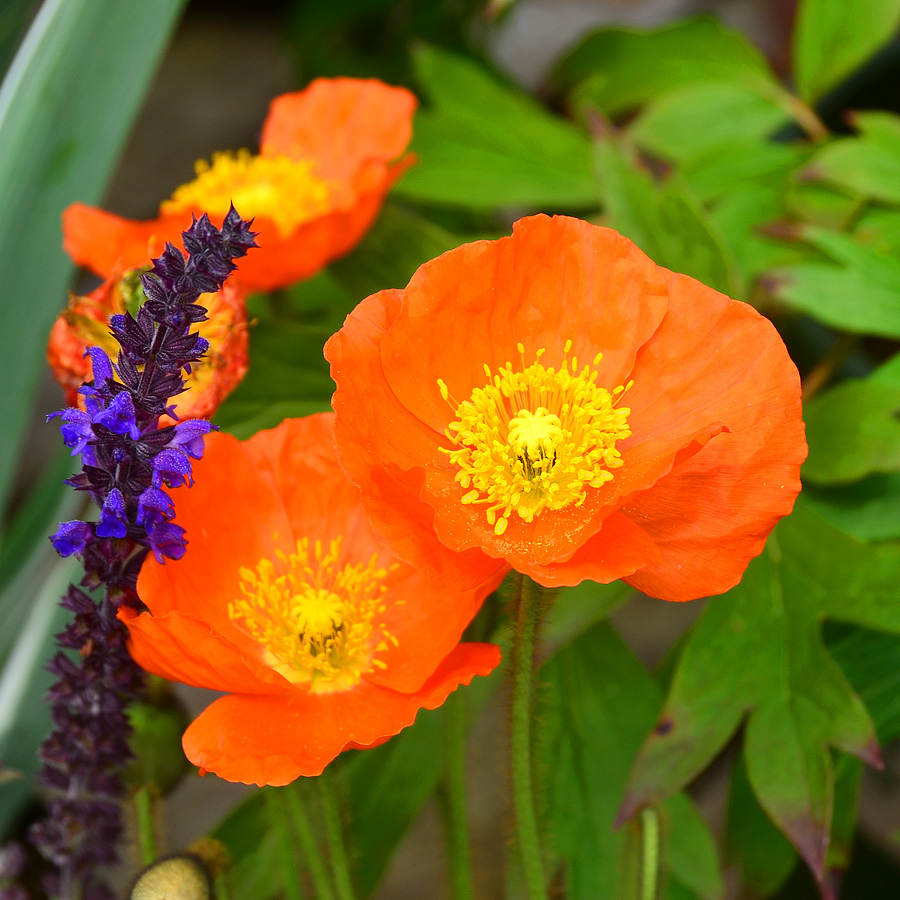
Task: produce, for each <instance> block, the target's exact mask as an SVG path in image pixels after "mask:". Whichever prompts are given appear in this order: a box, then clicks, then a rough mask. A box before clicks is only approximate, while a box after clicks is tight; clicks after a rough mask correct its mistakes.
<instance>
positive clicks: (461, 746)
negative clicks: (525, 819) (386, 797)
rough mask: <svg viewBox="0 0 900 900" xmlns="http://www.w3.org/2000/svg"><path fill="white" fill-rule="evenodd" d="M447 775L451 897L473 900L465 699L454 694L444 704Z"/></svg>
mask: <svg viewBox="0 0 900 900" xmlns="http://www.w3.org/2000/svg"><path fill="white" fill-rule="evenodd" d="M444 738H445V741H446V744H445V747H446V751H445V770H444V772H445V774H444V784H443V789H442V791H441V801H442V803H441V806H442V811H443V814H444V834H445V840H446V845H447V866H448V869H449V873H450V896H451V897H452V898H453V900H473V898H474V896H475V892H474V888H473V885H472V859H471V854H470V852H469V847H470V841H469V823H468V816H467V815H466V759H465V752H466V722H465V710H464V708H463V697H462V695H461V694H460V693H459V691H458V690H457V691H454V692H453V693H452V694H451V695H450V696H449V697H448V698H447V702H446V703H445V704H444Z"/></svg>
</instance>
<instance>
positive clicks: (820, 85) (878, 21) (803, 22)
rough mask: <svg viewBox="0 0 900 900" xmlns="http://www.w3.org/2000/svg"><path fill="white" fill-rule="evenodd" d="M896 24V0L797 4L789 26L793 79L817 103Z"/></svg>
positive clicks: (899, 16)
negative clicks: (791, 37)
mask: <svg viewBox="0 0 900 900" xmlns="http://www.w3.org/2000/svg"><path fill="white" fill-rule="evenodd" d="M898 23H900V0H866V2H865V3H847V2H846V0H802V2H801V3H800V7H799V9H798V12H797V22H796V25H795V27H794V46H793V51H794V52H793V60H794V80H795V81H796V84H797V89H798V91H799V93H800V96H801V97H803V99H804V100H806V101H813V100H817V99H818V98H819V97H821V96H822V95H823V94H825V93H826V92H827V91H828V90H830V89H831V88H833V87H835V86H836V85H838V84H839V83H840V82H841V81H843V80H844V79H845V78H846V77H847V76H848V75H850V74H851V73H852V72H854V71H855V70H856V69H857V68H858V67H859V66H860V65H862V63H864V62H865V61H866V59H867V58H868V57H869V56H870V55H871V54H872V53H874V52H875V51H876V50H878V49H879V48H880V47H882V46H884V44H886V43H887V42H888V41H889V40H890V39H891V37H893V35H894V33H895V32H896V30H897V25H898Z"/></svg>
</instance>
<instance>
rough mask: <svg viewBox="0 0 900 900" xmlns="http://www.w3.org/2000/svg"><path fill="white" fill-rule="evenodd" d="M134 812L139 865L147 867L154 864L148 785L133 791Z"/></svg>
mask: <svg viewBox="0 0 900 900" xmlns="http://www.w3.org/2000/svg"><path fill="white" fill-rule="evenodd" d="M134 811H135V814H136V817H137V833H138V849H139V850H140V854H141V865H142V866H149V865H150V864H151V863H154V862H156V822H155V820H154V818H153V795H152V793H151V788H150V785H147V784H144V785H141V787H139V788H138V789H137V790H136V791H135V793H134Z"/></svg>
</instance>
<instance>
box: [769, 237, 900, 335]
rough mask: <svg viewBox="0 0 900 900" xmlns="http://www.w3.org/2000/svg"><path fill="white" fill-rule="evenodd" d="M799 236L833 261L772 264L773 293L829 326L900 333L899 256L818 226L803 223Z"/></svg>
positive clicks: (862, 330)
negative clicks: (783, 265) (813, 226)
mask: <svg viewBox="0 0 900 900" xmlns="http://www.w3.org/2000/svg"><path fill="white" fill-rule="evenodd" d="M803 239H804V240H805V241H807V242H808V243H809V244H810V245H812V246H814V247H815V248H816V249H817V250H819V251H821V252H822V253H824V254H826V255H827V256H829V257H830V258H831V259H832V260H834V262H835V264H832V263H829V262H815V263H804V264H801V265H795V266H787V267H784V268H780V269H775V270H774V271H773V272H772V273H771V276H772V279H773V285H774V289H775V292H776V295H777V296H778V298H779V299H780V300H782V301H784V302H785V303H786V304H788V305H789V306H791V307H793V308H794V309H796V310H798V311H800V312H805V313H807V314H808V315H810V316H812V318H814V319H816V320H817V321H819V322H821V323H822V324H824V325H829V326H831V327H833V328H837V329H840V330H844V331H851V332H858V333H862V334H874V335H880V336H882V337H892V338H900V260H897V259H896V258H895V257H894V256H893V255H891V254H887V253H882V252H880V250H878V249H876V248H875V247H872V246H864V245H862V244H859V243H857V242H856V241H854V240H853V238H851V237H849V236H848V235H845V234H840V233H838V232H831V231H826V230H824V229H820V228H812V227H810V228H805V229H804V230H803Z"/></svg>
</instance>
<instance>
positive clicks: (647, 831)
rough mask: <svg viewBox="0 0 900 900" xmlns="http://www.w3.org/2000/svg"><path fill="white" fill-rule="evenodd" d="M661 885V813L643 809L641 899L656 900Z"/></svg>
mask: <svg viewBox="0 0 900 900" xmlns="http://www.w3.org/2000/svg"><path fill="white" fill-rule="evenodd" d="M658 886H659V814H658V813H657V812H656V810H655V809H650V808H647V809H644V810H641V893H640V900H656V898H657V888H658Z"/></svg>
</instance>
